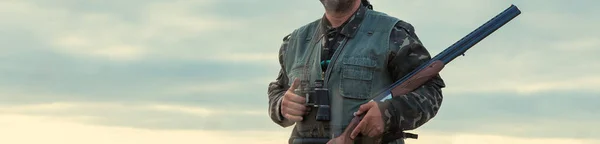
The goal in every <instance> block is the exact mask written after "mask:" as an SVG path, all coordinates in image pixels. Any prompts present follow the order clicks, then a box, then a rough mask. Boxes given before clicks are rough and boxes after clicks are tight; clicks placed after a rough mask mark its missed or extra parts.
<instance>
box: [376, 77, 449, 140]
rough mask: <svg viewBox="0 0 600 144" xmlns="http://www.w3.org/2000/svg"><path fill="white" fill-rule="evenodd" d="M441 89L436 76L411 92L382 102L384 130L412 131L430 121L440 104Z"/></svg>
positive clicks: (440, 81)
mask: <svg viewBox="0 0 600 144" xmlns="http://www.w3.org/2000/svg"><path fill="white" fill-rule="evenodd" d="M443 87H444V83H443V80H442V79H441V77H439V76H438V77H435V78H434V79H432V80H430V81H429V82H427V83H426V84H424V85H423V86H421V87H419V88H418V89H416V90H414V91H413V92H410V93H408V94H405V95H402V96H397V97H394V98H392V99H390V100H387V101H385V102H383V106H384V107H383V108H384V109H383V110H382V111H383V112H384V122H386V128H385V130H386V131H388V132H396V131H398V130H413V129H416V128H418V127H420V126H422V125H423V124H425V123H426V122H428V121H429V120H431V119H432V118H433V117H435V115H436V114H437V112H438V110H439V109H440V106H441V104H442V100H443V95H442V90H441V88H443ZM385 115H387V116H385Z"/></svg>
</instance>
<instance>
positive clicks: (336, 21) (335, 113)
mask: <svg viewBox="0 0 600 144" xmlns="http://www.w3.org/2000/svg"><path fill="white" fill-rule="evenodd" d="M320 1H321V3H322V4H323V6H324V8H325V14H324V16H323V17H322V18H321V19H318V20H316V21H314V22H311V23H309V24H307V25H305V26H303V27H301V28H298V29H296V30H295V31H294V32H293V33H291V34H290V35H288V36H286V37H285V38H284V40H283V44H282V45H281V48H280V50H279V63H280V65H281V70H280V72H279V75H278V77H277V79H276V81H274V82H272V83H270V84H269V88H268V94H269V113H270V117H271V119H272V120H273V121H274V122H275V123H277V124H279V125H280V126H282V127H288V126H291V125H293V124H296V125H295V127H294V129H293V131H292V134H291V137H290V141H289V143H292V141H294V140H296V141H298V140H301V139H306V138H332V137H337V136H339V135H340V134H341V133H342V131H343V130H344V129H345V128H346V126H347V125H348V124H349V122H350V120H351V119H352V118H353V117H354V114H357V115H365V117H364V119H363V120H362V121H361V122H360V123H359V126H358V127H357V128H356V129H355V130H354V131H353V132H352V134H351V135H352V136H351V137H352V138H353V139H355V138H357V137H356V136H357V135H358V134H361V135H362V137H361V138H360V141H359V139H358V138H357V139H355V140H356V141H355V142H356V143H377V142H378V141H379V140H381V137H382V136H384V135H386V134H391V133H396V132H402V131H406V130H413V129H415V128H418V127H420V126H421V125H423V124H424V123H426V122H427V121H429V120H430V119H431V118H433V117H434V116H435V115H436V113H437V111H438V110H439V108H440V105H441V103H442V92H441V88H443V87H445V84H444V82H443V80H442V79H441V77H440V76H439V75H438V76H437V77H435V78H434V79H432V80H431V81H429V82H427V83H426V84H424V85H423V86H422V87H420V88H418V89H416V90H415V91H413V92H411V93H409V94H406V95H403V96H399V97H394V98H393V99H389V100H386V101H384V102H373V101H371V102H369V99H370V98H371V97H372V96H374V95H375V94H377V93H378V92H380V91H381V90H384V89H386V88H388V86H390V85H391V84H392V83H394V82H395V81H397V80H399V79H400V78H402V77H403V76H404V75H406V74H408V73H409V72H411V71H412V70H414V69H415V68H416V67H418V66H419V65H421V64H422V63H424V62H426V61H428V60H429V59H431V57H430V54H429V52H428V51H427V50H426V49H425V47H424V46H423V44H421V42H420V40H419V39H418V37H417V35H416V34H415V30H414V28H413V27H412V26H411V24H409V23H407V22H404V21H401V20H399V19H397V18H394V17H391V16H388V15H386V14H384V13H381V12H377V11H373V10H371V9H370V8H371V6H370V4H369V2H368V1H367V0H362V1H361V0H320ZM315 80H324V81H325V82H324V83H325V84H324V87H326V88H328V94H329V99H330V100H331V103H330V105H331V119H330V121H325V122H323V121H317V120H315V115H316V114H315V113H316V112H315V110H314V108H312V109H313V110H311V108H310V107H307V106H305V105H304V104H305V102H306V98H305V97H303V96H299V95H298V94H297V93H295V92H294V90H295V89H297V88H298V86H299V85H301V84H300V82H301V81H306V82H310V83H309V85H314V81H315ZM391 143H396V144H398V143H404V140H403V138H399V139H397V140H395V141H393V142H391Z"/></svg>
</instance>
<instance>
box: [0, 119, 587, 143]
mask: <svg viewBox="0 0 600 144" xmlns="http://www.w3.org/2000/svg"><path fill="white" fill-rule="evenodd" d="M0 127H2V129H0V134H1V135H4V136H6V137H3V138H2V139H0V143H19V144H38V143H61V144H79V143H89V144H106V143H111V144H131V143H144V144H163V143H178V144H188V143H189V144H192V143H213V144H229V143H240V142H243V143H248V144H279V143H285V142H287V139H288V137H289V131H286V130H276V131H243V132H235V131H225V132H224V131H190V130H146V129H137V128H124V127H109V126H94V125H86V124H80V123H74V122H72V121H70V120H68V119H64V118H60V117H42V116H25V115H6V114H2V115H0ZM32 137H35V138H32ZM407 142H409V143H415V144H434V143H448V144H479V143H490V144H495V143H498V144H500V143H514V144H559V143H570V144H598V143H599V142H598V141H597V140H590V139H565V138H518V137H507V136H497V135H482V134H468V133H432V132H427V133H422V136H421V138H420V139H419V140H407Z"/></svg>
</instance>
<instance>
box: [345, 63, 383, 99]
mask: <svg viewBox="0 0 600 144" xmlns="http://www.w3.org/2000/svg"><path fill="white" fill-rule="evenodd" d="M375 67H376V62H375V61H374V60H372V59H369V58H356V57H351V58H347V59H345V60H344V61H343V65H342V70H341V71H342V73H341V75H342V79H341V82H340V91H341V92H340V93H341V95H342V97H346V98H352V99H368V98H370V97H371V95H370V94H371V88H372V82H373V73H374V70H375Z"/></svg>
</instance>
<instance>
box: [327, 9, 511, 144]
mask: <svg viewBox="0 0 600 144" xmlns="http://www.w3.org/2000/svg"><path fill="white" fill-rule="evenodd" d="M519 14H521V11H520V10H519V8H517V6H515V5H511V6H510V7H508V8H507V9H505V10H504V11H502V12H501V13H500V14H498V15H496V16H495V17H494V18H492V19H491V20H489V21H487V22H486V23H484V24H483V25H481V26H479V27H478V28H477V29H475V30H474V31H472V32H471V33H469V34H468V35H467V36H465V37H463V38H462V39H460V40H458V41H457V42H456V43H454V44H452V45H451V46H450V47H448V48H446V49H445V50H444V51H442V52H440V53H439V54H437V55H436V56H435V57H433V58H432V59H431V60H429V61H428V62H426V63H424V64H422V65H421V66H419V67H418V68H416V69H415V70H413V71H412V72H410V73H409V74H407V75H405V76H404V77H402V78H401V79H400V80H398V81H396V82H395V83H393V84H392V85H391V86H390V87H389V88H388V89H386V90H383V91H381V92H379V94H378V95H377V96H375V97H374V98H372V99H371V100H372V101H385V100H387V99H391V98H393V97H395V96H401V95H404V94H407V93H409V92H411V91H413V90H415V89H416V88H418V87H420V86H422V85H423V84H424V83H425V82H427V81H429V80H430V79H431V78H433V77H435V76H437V75H438V73H439V72H440V71H442V69H443V68H444V66H445V65H446V64H448V63H450V62H451V61H452V60H454V59H455V58H456V57H458V56H460V55H464V53H465V52H466V51H467V50H469V49H470V48H471V47H473V46H474V45H475V44H477V43H479V42H480V41H481V40H483V39H484V38H486V37H487V36H489V35H490V34H492V33H493V32H494V31H496V30H498V29H499V28H500V27H502V26H504V25H505V24H506V23H508V22H509V21H511V20H512V19H514V18H515V17H517V16H518V15H519ZM362 118H363V116H362V115H361V116H355V117H354V118H353V119H352V121H350V124H349V125H348V127H346V129H345V130H344V132H343V133H342V134H341V135H340V136H338V137H336V138H334V139H332V140H330V141H329V143H334V144H351V143H353V141H354V140H352V139H351V138H350V133H352V131H353V130H354V128H356V126H357V125H358V123H359V122H360V121H361V120H362ZM359 137H360V135H359V136H358V137H357V138H359ZM400 138H415V139H416V138H417V135H416V134H411V133H404V132H398V133H396V134H392V135H385V136H383V138H382V139H381V141H382V142H383V143H389V142H391V141H393V140H396V139H400Z"/></svg>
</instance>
